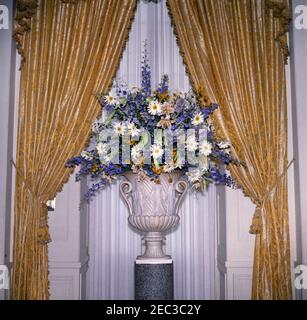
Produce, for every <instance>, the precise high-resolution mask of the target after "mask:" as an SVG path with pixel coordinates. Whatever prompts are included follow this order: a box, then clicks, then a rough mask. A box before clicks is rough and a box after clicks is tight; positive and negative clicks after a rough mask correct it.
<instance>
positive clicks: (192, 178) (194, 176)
mask: <svg viewBox="0 0 307 320" xmlns="http://www.w3.org/2000/svg"><path fill="white" fill-rule="evenodd" d="M202 174H203V172H202V171H201V170H200V169H194V170H191V171H188V172H187V173H186V175H187V176H188V180H189V182H191V183H195V182H199V181H200V180H201V179H202Z"/></svg>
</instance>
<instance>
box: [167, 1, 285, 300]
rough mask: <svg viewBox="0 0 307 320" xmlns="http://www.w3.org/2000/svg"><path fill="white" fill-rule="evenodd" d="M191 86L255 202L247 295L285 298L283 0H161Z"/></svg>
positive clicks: (246, 189)
mask: <svg viewBox="0 0 307 320" xmlns="http://www.w3.org/2000/svg"><path fill="white" fill-rule="evenodd" d="M168 7H169V11H170V14H171V16H172V22H173V25H174V27H175V32H176V34H177V39H178V42H179V46H180V48H181V52H182V54H183V58H184V61H185V64H186V66H187V70H188V72H189V74H190V79H191V81H192V83H193V85H194V87H195V88H201V89H202V90H203V92H204V95H208V96H209V99H210V100H212V101H217V102H218V103H219V104H220V108H219V111H218V112H217V116H216V118H215V125H216V127H217V129H218V134H219V135H220V136H221V137H223V138H226V139H229V140H230V141H232V143H233V145H234V150H233V152H234V154H235V156H236V157H237V158H238V159H240V160H242V161H244V163H245V166H239V167H232V168H231V173H232V174H233V175H234V177H235V178H236V180H237V182H238V185H239V186H240V187H241V188H242V190H243V192H244V194H245V195H246V196H248V197H250V198H251V200H252V201H253V202H254V203H255V205H256V211H255V214H254V219H253V223H252V226H251V232H252V233H255V234H256V242H255V254H254V269H253V289H252V297H253V298H254V299H291V272H290V244H289V224H288V192H287V174H286V172H287V168H288V162H287V161H288V160H287V108H286V89H285V67H284V62H285V58H286V56H287V53H288V51H287V45H286V44H287V40H286V32H287V28H288V24H289V10H288V3H287V1H283V0H279V1H266V0H168Z"/></svg>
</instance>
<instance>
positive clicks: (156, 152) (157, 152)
mask: <svg viewBox="0 0 307 320" xmlns="http://www.w3.org/2000/svg"><path fill="white" fill-rule="evenodd" d="M150 151H151V155H152V157H153V158H154V159H158V158H160V157H162V155H163V149H162V147H161V146H159V145H158V144H154V145H152V147H151V148H150Z"/></svg>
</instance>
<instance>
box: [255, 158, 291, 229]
mask: <svg viewBox="0 0 307 320" xmlns="http://www.w3.org/2000/svg"><path fill="white" fill-rule="evenodd" d="M294 160H295V159H292V160H291V161H290V162H289V164H288V165H287V166H286V168H285V169H284V170H283V172H282V173H281V174H280V175H279V176H278V177H277V179H276V181H275V183H274V185H273V187H272V188H271V189H270V190H269V191H268V192H267V193H266V194H265V195H264V197H262V199H261V200H259V201H257V202H256V209H255V212H254V215H253V220H252V224H251V226H250V227H249V233H250V234H260V233H261V231H262V221H261V213H262V210H263V206H264V203H265V201H266V200H267V199H268V198H269V197H270V196H271V195H272V193H273V192H274V191H275V190H276V188H277V186H278V185H279V183H280V181H281V179H282V178H283V177H284V176H285V174H286V173H287V172H288V170H289V168H290V167H291V165H292V163H293V162H294Z"/></svg>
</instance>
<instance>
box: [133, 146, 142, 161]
mask: <svg viewBox="0 0 307 320" xmlns="http://www.w3.org/2000/svg"><path fill="white" fill-rule="evenodd" d="M140 151H141V150H140V147H139V146H134V147H132V148H131V157H132V159H135V158H138V157H139V156H140V155H141V152H140Z"/></svg>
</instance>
